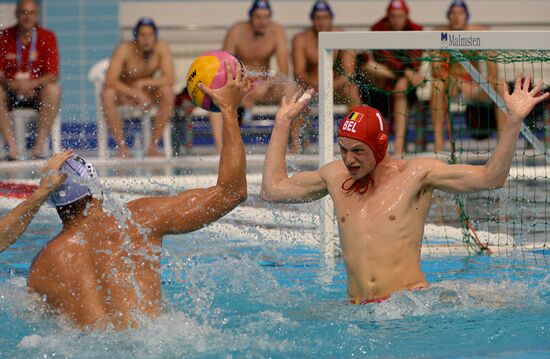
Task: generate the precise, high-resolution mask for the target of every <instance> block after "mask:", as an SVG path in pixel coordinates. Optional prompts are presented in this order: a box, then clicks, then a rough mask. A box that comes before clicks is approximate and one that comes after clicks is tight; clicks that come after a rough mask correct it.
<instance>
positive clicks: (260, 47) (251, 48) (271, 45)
mask: <svg viewBox="0 0 550 359" xmlns="http://www.w3.org/2000/svg"><path fill="white" fill-rule="evenodd" d="M236 50H237V51H236V55H237V56H238V57H239V58H240V60H241V61H242V62H243V63H244V64H245V65H246V66H249V67H256V68H258V67H260V68H269V61H270V58H271V56H272V55H273V54H275V51H276V44H275V38H274V37H273V36H268V35H264V36H252V35H249V36H243V37H242V38H241V39H240V40H239V42H238V45H237V49H236Z"/></svg>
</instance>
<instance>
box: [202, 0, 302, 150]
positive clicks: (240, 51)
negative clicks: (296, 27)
mask: <svg viewBox="0 0 550 359" xmlns="http://www.w3.org/2000/svg"><path fill="white" fill-rule="evenodd" d="M271 15H272V11H271V6H270V4H269V1H267V0H254V1H253V3H252V6H251V7H250V9H249V11H248V16H249V18H248V20H247V21H241V22H238V23H236V24H234V25H233V26H231V27H230V28H229V30H228V31H227V34H226V36H225V39H224V41H223V50H225V51H229V52H231V53H232V54H235V55H236V56H237V57H238V58H239V59H240V60H241V62H242V63H243V64H244V66H245V67H246V69H247V71H248V75H249V76H250V77H251V78H253V79H254V80H255V82H254V87H253V89H252V90H251V91H250V92H249V93H248V94H247V95H246V96H245V98H244V99H243V101H242V107H243V109H242V110H241V112H242V119H243V120H244V121H245V122H246V121H249V120H251V119H252V112H251V110H252V107H254V105H255V104H256V103H263V104H269V103H278V100H279V99H280V98H281V96H282V95H283V93H284V92H285V91H286V90H287V88H288V81H287V80H286V77H287V76H288V58H289V56H288V47H287V39H286V34H285V30H284V28H283V27H282V26H281V25H279V24H277V23H276V22H274V21H272V20H271ZM272 56H275V58H276V61H277V69H278V73H275V72H273V70H272V69H271V67H270V60H271V57H272ZM243 110H244V111H243ZM210 123H211V125H212V135H213V137H214V142H215V144H216V151H217V152H218V153H220V150H221V141H222V135H221V129H222V126H221V115H220V114H219V113H212V114H211V115H210ZM294 143H295V145H296V143H297V136H294Z"/></svg>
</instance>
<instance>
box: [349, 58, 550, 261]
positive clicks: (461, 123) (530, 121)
mask: <svg viewBox="0 0 550 359" xmlns="http://www.w3.org/2000/svg"><path fill="white" fill-rule="evenodd" d="M357 59H358V61H357V71H356V73H355V74H354V75H353V76H350V77H349V78H348V80H349V81H350V82H351V83H353V84H355V85H356V86H357V87H358V88H359V89H360V92H361V97H362V101H363V102H364V103H367V104H369V105H371V106H373V107H376V108H378V109H379V110H380V111H381V112H382V113H383V114H384V115H385V117H386V119H387V120H388V121H389V122H390V124H391V123H393V122H394V119H395V118H396V115H397V113H396V112H395V109H394V100H395V98H396V95H398V94H400V93H401V94H404V95H405V97H406V98H407V100H408V104H409V106H408V109H407V111H406V113H405V115H406V119H407V120H406V133H405V156H415V155H419V154H423V155H424V154H425V153H433V152H434V137H435V131H434V116H441V114H439V112H438V111H442V112H441V113H442V114H443V118H444V126H443V135H444V138H445V140H444V148H443V149H438V158H441V159H443V160H445V161H447V162H449V163H469V164H484V163H485V162H486V161H487V159H488V158H489V156H490V154H491V152H492V150H493V149H494V147H495V145H496V141H497V133H498V119H499V109H498V107H497V106H496V105H495V103H494V102H493V101H491V99H490V98H489V97H488V96H487V95H486V93H485V92H484V91H483V90H482V89H481V86H479V85H478V84H483V83H486V84H489V85H491V86H492V87H493V88H495V89H496V90H497V92H499V91H502V88H503V87H502V84H503V83H507V84H509V86H510V87H513V84H514V80H515V77H516V75H517V73H518V72H522V73H523V74H526V73H532V75H533V77H534V78H535V80H536V81H541V80H542V81H545V82H548V83H549V84H550V52H548V51H517V50H514V51H504V50H503V51H490V52H489V51H475V52H472V51H443V50H437V51H424V52H420V53H419V52H418V51H405V50H392V51H387V52H385V53H383V52H381V51H376V50H373V51H369V52H366V53H364V54H359V55H358V56H357ZM461 62H469V63H470V64H472V65H474V67H475V68H476V69H477V70H478V71H479V73H480V74H481V75H482V78H481V79H480V81H479V83H478V82H476V81H475V80H472V77H471V76H470V75H469V74H468V73H467V72H466V71H465V70H464V68H463V67H462V66H461V65H460V63H461ZM396 63H397V64H398V65H396ZM417 66H418V67H417ZM442 67H443V71H439V72H441V76H436V75H437V74H438V70H441V68H442ZM405 69H414V70H416V71H418V73H419V74H421V75H422V77H423V80H422V81H421V83H420V85H419V86H411V85H410V83H409V84H408V86H407V87H406V89H403V90H401V91H397V90H396V89H395V86H396V83H397V81H396V80H395V79H394V80H392V79H383V75H384V73H385V72H386V71H389V72H390V73H393V74H394V75H395V76H396V78H399V77H401V76H404V73H405ZM492 69H496V75H494V76H491V74H492V71H493V70H492ZM442 78H443V80H442ZM488 78H489V79H491V80H488ZM437 91H441V92H442V94H443V96H439V97H437V96H435V95H434V93H435V92H437ZM543 91H548V87H546V86H545V87H543ZM438 101H439V103H438ZM439 107H441V110H438V108H439ZM501 116H503V113H501ZM549 121H550V116H549V104H548V102H544V103H542V104H539V105H538V106H537V107H536V108H535V109H534V110H533V111H532V113H531V114H530V115H529V116H528V117H527V118H526V119H525V124H526V126H527V128H528V129H529V130H530V131H531V132H532V133H533V134H534V135H535V137H536V138H537V139H538V140H539V141H540V144H541V145H542V146H543V148H542V151H541V148H539V149H534V146H533V143H531V142H529V141H527V140H526V138H525V136H522V138H520V141H519V143H518V146H517V151H516V154H515V156H514V161H513V164H512V170H511V173H510V177H509V180H508V181H507V183H506V185H505V187H504V188H503V189H500V190H491V191H481V192H478V193H472V194H461V195H453V194H448V193H442V192H437V193H436V194H435V198H434V202H433V203H434V204H433V205H432V209H431V212H430V215H429V223H431V224H434V225H436V226H437V227H436V228H440V231H439V232H438V230H436V232H435V233H436V234H435V238H436V239H435V240H434V239H433V238H434V236H431V235H430V236H428V238H427V240H426V243H427V244H428V245H429V244H430V240H432V241H433V242H436V243H439V242H438V241H443V242H444V243H446V244H447V245H448V246H449V247H453V246H455V245H456V238H451V237H452V236H454V234H452V235H450V234H449V233H448V232H449V231H452V229H453V228H455V229H459V230H460V233H462V236H461V237H462V238H461V240H462V242H463V243H464V245H465V246H466V248H468V251H470V252H471V253H483V252H485V246H486V245H487V244H489V245H490V246H491V249H492V250H493V251H496V252H498V253H500V254H509V253H516V252H517V251H518V250H519V251H520V252H521V251H524V250H529V251H531V252H532V251H533V250H534V251H535V252H536V253H540V254H541V256H542V258H545V260H546V258H547V257H548V256H545V254H548V253H549V251H550V249H549V248H548V247H549V245H550V241H549V238H548V232H549V229H550V227H549V223H548V218H549V216H548V214H549V204H550V203H549V202H550V199H549V196H548V184H549V177H548V175H549V171H548V170H549V167H548V166H549V164H548V163H547V161H546V157H545V154H544V152H545V151H546V150H547V147H548V145H549V144H550V134H549V133H548V122H549ZM395 138H396V134H395V133H393V134H392V136H391V139H392V141H394V140H395ZM393 151H395V148H394V149H393ZM481 234H483V235H481ZM477 236H479V240H478V239H477ZM430 238H432V239H430Z"/></svg>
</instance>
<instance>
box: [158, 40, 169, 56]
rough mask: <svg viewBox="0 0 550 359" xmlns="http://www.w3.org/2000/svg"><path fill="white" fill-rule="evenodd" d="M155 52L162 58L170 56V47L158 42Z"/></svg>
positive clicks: (164, 42)
mask: <svg viewBox="0 0 550 359" xmlns="http://www.w3.org/2000/svg"><path fill="white" fill-rule="evenodd" d="M156 46H157V50H158V51H159V53H160V54H161V55H163V56H171V52H170V45H169V44H168V42H166V41H162V40H159V41H158V42H157V45H156Z"/></svg>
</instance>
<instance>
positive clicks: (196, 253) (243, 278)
mask: <svg viewBox="0 0 550 359" xmlns="http://www.w3.org/2000/svg"><path fill="white" fill-rule="evenodd" d="M249 201H251V202H252V206H253V205H254V198H251V199H250V200H249ZM290 209H292V208H290ZM306 212H307V210H305V211H304V212H298V211H296V214H295V215H296V216H300V215H304V214H305V213H306ZM296 218H298V217H296ZM245 221H246V220H242V219H241V220H240V221H239V220H238V219H236V218H233V219H231V218H230V219H229V220H228V222H232V223H233V225H234V226H236V227H246V228H244V230H245V231H254V230H255V228H254V226H252V225H250V224H248V225H247V224H246V223H244V222H245ZM60 228H61V225H60V223H59V221H58V220H57V219H56V217H55V214H54V213H53V211H51V210H50V211H41V212H40V214H39V215H38V217H37V218H36V219H35V220H34V221H33V223H32V225H31V226H30V228H29V230H28V231H27V233H26V234H25V235H24V236H23V237H22V238H21V239H20V240H19V241H18V242H17V243H16V244H15V245H14V246H13V247H12V248H10V249H9V250H7V251H5V252H3V253H2V254H0V320H1V321H2V323H4V330H3V334H2V336H1V338H0V353H1V356H2V357H6V358H7V357H9V358H28V357H40V358H52V357H78V358H103V357H117V358H155V357H158V358H165V357H226V356H227V357H230V356H236V357H285V358H286V357H330V358H334V357H347V358H349V357H355V356H361V357H364V356H368V357H437V358H439V357H481V356H492V357H499V358H503V357H504V358H518V357H534V358H537V357H548V356H549V355H550V316H549V314H548V313H550V274H549V269H550V263H548V262H547V261H546V260H547V258H548V256H547V255H542V254H543V253H541V252H540V251H539V252H536V251H535V252H530V253H529V252H526V251H520V252H518V253H517V255H514V253H511V254H509V256H508V257H506V258H501V257H497V256H495V257H488V256H460V255H456V256H450V255H442V256H438V255H434V254H427V255H426V256H425V258H424V260H423V264H422V267H423V270H424V271H425V273H426V275H427V277H428V280H429V281H430V282H431V283H432V287H431V288H430V289H428V290H424V291H418V292H404V293H399V294H396V295H394V296H393V297H392V298H390V299H389V300H388V301H386V302H383V303H380V304H369V305H359V306H357V305H349V304H347V303H346V283H345V273H344V269H343V265H342V262H341V260H337V261H336V264H335V268H334V269H333V271H332V273H328V274H327V268H329V269H330V266H327V265H326V264H325V263H324V259H323V258H324V256H323V255H322V253H320V252H319V246H318V245H315V244H314V243H308V242H303V241H299V240H296V241H292V240H289V241H286V242H285V243H282V242H281V241H273V240H269V238H266V239H265V240H261V236H259V237H258V238H260V240H258V239H251V238H244V237H242V238H240V237H239V236H238V235H235V234H231V236H229V237H228V236H227V234H226V233H223V232H217V234H216V233H214V232H213V231H208V229H205V230H201V231H198V232H194V233H192V234H189V235H185V236H170V237H166V239H165V243H164V247H163V257H162V258H163V259H162V264H163V265H162V280H163V298H164V305H163V314H162V315H161V316H160V317H159V318H156V319H153V320H144V321H143V323H142V326H141V327H140V328H139V329H135V330H128V331H122V332H112V331H101V332H80V331H77V330H75V329H74V328H72V327H71V326H70V325H68V324H67V323H63V322H57V321H56V320H55V319H54V318H52V317H51V316H50V315H48V313H46V312H45V310H44V308H43V306H42V305H41V304H40V303H39V299H37V298H34V297H32V296H30V295H28V294H27V291H26V287H25V284H26V277H27V273H28V268H29V265H30V261H31V260H32V258H33V257H34V255H35V254H36V253H37V251H38V250H39V248H40V247H41V246H42V245H44V244H45V243H46V237H50V236H51V235H52V233H56V232H57V231H59V229H60ZM306 232H307V231H306V230H305V229H304V230H303V234H304V236H307V233H306ZM298 233H299V232H298Z"/></svg>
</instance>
